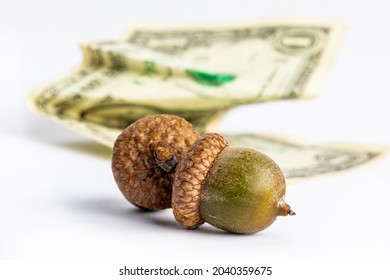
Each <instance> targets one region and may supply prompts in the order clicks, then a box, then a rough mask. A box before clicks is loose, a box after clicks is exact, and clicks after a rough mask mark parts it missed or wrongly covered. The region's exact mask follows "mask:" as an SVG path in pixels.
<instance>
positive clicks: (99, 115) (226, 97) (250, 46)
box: [31, 21, 342, 131]
mask: <svg viewBox="0 0 390 280" xmlns="http://www.w3.org/2000/svg"><path fill="white" fill-rule="evenodd" d="M341 30H342V27H341V26H340V25H339V24H335V23H314V22H312V23H309V22H295V21H291V22H272V21H270V22H259V23H250V24H240V25H238V24H237V25H229V26H217V27H214V26H202V27H186V28H183V27H180V28H179V27H165V28H162V27H158V28H157V27H154V28H153V27H151V26H147V25H138V26H134V27H133V28H132V30H131V31H130V32H128V34H127V36H126V38H124V39H122V40H111V41H99V42H84V43H82V44H81V48H82V51H83V53H84V61H83V63H82V65H81V66H79V67H77V68H76V69H75V70H74V71H71V72H70V73H67V74H65V75H64V76H62V77H60V78H58V79H55V80H54V81H52V82H49V83H47V84H45V85H43V86H42V87H40V88H38V89H37V90H35V91H34V93H33V94H32V96H31V104H32V105H33V107H34V108H36V109H37V110H38V111H39V112H41V113H44V114H47V115H49V116H52V117H54V118H58V119H60V120H63V119H73V120H78V121H87V122H93V123H100V124H103V125H105V126H108V127H117V128H120V127H122V128H123V127H125V126H126V125H128V124H130V123H131V122H133V121H134V120H136V119H139V118H140V117H142V116H145V115H148V114H154V113H171V114H176V115H179V116H182V117H184V118H186V119H187V120H189V121H191V122H192V123H193V124H194V125H195V126H196V127H197V128H198V129H199V130H201V131H206V130H215V126H213V124H215V123H216V120H218V119H219V118H220V117H221V116H222V115H223V114H224V113H226V112H227V111H228V110H229V109H231V108H233V107H236V106H239V105H243V104H249V103H256V102H264V101H270V100H277V99H293V98H307V97H313V96H315V95H317V94H318V93H319V92H320V89H321V87H322V83H323V82H324V80H325V78H326V74H327V72H329V69H330V65H331V62H332V58H333V56H334V54H335V53H336V50H337V45H338V43H339V41H340V33H341V32H342V31H341Z"/></svg>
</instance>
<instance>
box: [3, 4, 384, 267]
mask: <svg viewBox="0 0 390 280" xmlns="http://www.w3.org/2000/svg"><path fill="white" fill-rule="evenodd" d="M388 11H389V9H388V7H387V4H386V1H344V2H343V1H298V0H295V1H275V0H273V1H245V0H240V1H146V0H143V1H117V0H111V1H102V0H93V1H72V0H68V1H44V0H36V1H18V0H12V1H4V0H0V82H1V83H0V96H1V99H0V125H1V126H0V148H1V156H0V164H1V166H0V167H1V170H0V259H6V260H10V259H17V260H42V259H43V260H62V259H67V260H86V259H87V260H96V259H98V260H100V259H111V260H115V259H128V260H135V259H137V260H141V261H142V260H147V259H149V260H153V259H154V260H156V261H157V262H158V261H159V260H161V261H162V260H177V259H180V260H181V261H184V262H187V261H188V263H191V262H192V261H195V260H198V261H199V260H200V261H201V260H204V261H208V262H211V263H212V262H213V261H215V262H217V261H218V262H224V261H226V262H227V263H228V262H230V263H232V262H234V261H235V260H237V261H238V260H241V261H245V260H248V261H250V260H252V261H254V260H260V259H263V260H264V259H276V260H309V259H310V260H376V259H382V260H389V259H390V241H389V240H390V239H389V238H388V236H390V226H389V216H388V215H389V209H390V208H389V203H388V200H389V197H390V158H389V156H387V155H385V156H384V157H383V158H382V159H381V160H380V161H378V162H376V163H375V164H373V165H371V166H369V167H366V168H362V169H358V170H355V172H352V171H351V172H347V173H343V174H340V175H337V176H333V177H326V178H320V179H315V180H309V181H306V182H302V183H296V184H292V185H289V186H288V188H287V196H286V201H287V202H288V203H289V204H291V205H292V206H293V208H294V210H295V211H296V212H297V213H298V214H297V216H295V217H288V218H284V217H282V218H279V219H278V220H277V221H276V222H275V223H274V224H273V225H272V226H271V227H270V228H268V229H267V230H265V231H264V232H261V233H258V234H254V235H249V236H243V235H232V234H227V233H224V232H222V231H219V230H216V229H213V228H212V227H210V226H203V227H201V228H200V229H198V230H184V229H182V228H181V227H180V226H179V225H178V224H176V222H175V220H174V218H173V216H172V213H171V211H170V210H166V211H162V212H152V213H142V212H140V211H138V210H137V209H135V208H134V207H133V206H131V205H130V204H128V203H127V202H126V201H125V199H124V198H123V197H122V195H121V193H120V192H119V190H118V189H117V187H116V185H115V183H114V181H113V178H112V174H111V170H110V149H108V148H105V147H103V146H100V145H99V144H96V143H93V142H91V141H90V140H88V139H86V138H84V137H82V136H80V135H78V134H75V133H74V132H72V131H70V130H68V129H67V128H65V127H63V126H60V125H58V124H57V123H55V122H53V121H52V120H50V119H48V118H46V117H42V116H38V115H36V114H34V113H32V112H30V111H29V110H28V109H27V107H26V96H27V95H28V93H29V92H30V91H31V89H32V88H33V87H35V86H37V85H39V84H42V82H46V81H48V80H50V79H51V78H54V77H56V76H58V75H59V74H62V73H65V72H66V71H68V70H69V69H71V68H73V67H74V66H76V65H78V64H80V62H81V58H82V56H81V51H80V49H79V47H78V44H79V42H81V41H83V40H86V39H116V38H119V37H120V36H122V35H123V33H124V31H125V30H126V29H127V27H128V26H129V24H130V23H131V22H133V21H135V20H140V21H147V22H157V23H164V22H165V23H179V24H183V23H196V22H199V23H206V22H231V21H245V20H257V19H259V20H260V19H266V18H286V17H287V18H306V19H325V20H327V19H328V20H341V21H344V22H345V23H346V24H347V26H348V29H347V32H346V34H345V37H344V39H343V41H342V44H341V48H340V50H339V52H338V54H337V57H336V61H335V63H334V65H333V68H332V71H331V73H330V76H329V77H328V78H327V80H326V86H325V88H324V90H323V91H322V93H321V95H320V96H319V97H318V98H316V99H313V100H305V101H298V100H295V101H279V102H273V103H264V104H257V105H250V106H245V107H241V108H237V109H235V110H233V111H232V112H231V113H229V114H228V115H227V117H226V118H225V119H224V120H223V122H222V129H223V130H225V131H242V132H248V131H256V132H262V133H276V134H282V135H287V136H293V137H295V138H301V139H305V140H309V141H311V142H317V143H325V142H340V141H341V142H348V143H357V144H365V145H374V146H383V147H390V132H389V125H388V122H389V120H390V110H389V106H390V103H389V98H388V95H389V65H390V54H389V51H390V39H389V38H390V29H389V27H390V17H389V15H388Z"/></svg>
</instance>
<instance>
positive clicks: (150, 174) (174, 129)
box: [111, 115, 200, 210]
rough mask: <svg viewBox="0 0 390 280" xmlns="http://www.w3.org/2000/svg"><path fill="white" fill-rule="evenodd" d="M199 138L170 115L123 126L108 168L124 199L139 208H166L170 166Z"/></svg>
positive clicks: (143, 119) (153, 116)
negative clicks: (110, 169)
mask: <svg viewBox="0 0 390 280" xmlns="http://www.w3.org/2000/svg"><path fill="white" fill-rule="evenodd" d="M199 137H200V135H199V133H198V132H197V131H195V129H194V128H193V127H192V125H191V124H190V123H189V122H187V121H186V120H184V119H182V118H180V117H177V116H173V115H150V116H147V117H145V118H142V119H139V120H138V121H136V122H134V123H132V124H131V125H130V126H129V127H127V128H126V129H125V130H124V131H123V132H122V133H121V134H120V135H119V136H118V138H117V139H116V141H115V143H114V148H113V153H112V165H111V167H112V172H113V175H114V179H115V181H116V183H117V185H118V187H119V189H120V190H121V192H122V193H123V195H124V196H125V197H126V199H127V200H128V201H130V202H131V203H133V204H134V205H136V206H138V207H140V208H143V209H151V210H158V209H166V208H170V207H171V194H172V182H171V181H172V175H173V172H174V168H173V167H174V166H175V165H176V163H177V162H178V161H180V160H181V159H182V158H183V157H184V156H185V155H186V153H187V150H188V149H189V148H190V147H191V145H192V144H193V143H194V142H195V140H196V139H198V138H199Z"/></svg>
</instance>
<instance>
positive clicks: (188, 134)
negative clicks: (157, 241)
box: [112, 115, 295, 234]
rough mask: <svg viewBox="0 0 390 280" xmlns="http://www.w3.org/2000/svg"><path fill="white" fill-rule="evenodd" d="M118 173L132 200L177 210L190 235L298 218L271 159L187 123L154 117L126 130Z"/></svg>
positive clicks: (118, 149)
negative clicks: (191, 231)
mask: <svg viewBox="0 0 390 280" xmlns="http://www.w3.org/2000/svg"><path fill="white" fill-rule="evenodd" d="M112 171H113V174H114V178H115V181H116V182H117V184H118V186H119V189H120V190H121V191H122V193H123V194H124V196H125V197H126V198H127V199H128V200H129V201H130V202H131V203H133V204H135V205H137V206H138V207H141V208H146V209H165V208H169V207H172V210H173V214H174V216H175V218H176V220H177V221H178V222H179V223H180V224H181V225H182V226H184V227H186V228H196V227H198V226H200V225H201V224H202V223H204V222H206V223H209V224H211V225H213V226H215V227H217V228H220V229H223V230H226V231H229V232H234V233H242V234H248V233H254V232H258V231H261V230H263V229H265V228H267V227H268V226H270V225H271V224H272V223H273V222H274V221H275V220H276V218H277V217H278V216H287V215H295V213H294V212H293V211H292V210H291V209H290V206H289V205H288V204H287V203H285V202H284V195H285V192H286V184H285V179H284V176H283V174H282V172H281V170H280V168H279V167H278V165H277V164H276V163H275V162H274V161H273V160H272V159H271V158H269V157H268V156H266V155H265V154H263V153H261V152H259V151H256V150H253V149H249V148H244V147H229V146H228V143H227V141H226V140H225V139H224V138H223V137H222V136H221V135H219V134H217V133H207V134H205V135H204V136H203V137H200V136H199V134H198V133H197V132H196V131H195V130H194V129H193V127H192V125H191V124H189V123H188V122H187V121H185V120H184V119H182V118H180V117H177V116H173V115H152V116H148V117H145V118H142V119H140V120H138V121H137V122H135V123H133V124H131V125H130V126H129V127H128V128H126V129H125V130H124V131H123V132H122V133H121V134H120V135H119V137H118V139H117V140H116V142H115V144H114V149H113V157H112Z"/></svg>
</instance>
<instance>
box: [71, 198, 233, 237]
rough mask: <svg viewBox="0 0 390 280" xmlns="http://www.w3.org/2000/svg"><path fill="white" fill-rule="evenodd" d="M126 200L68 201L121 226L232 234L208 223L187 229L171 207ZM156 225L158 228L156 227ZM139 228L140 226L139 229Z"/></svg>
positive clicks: (75, 206) (190, 232)
mask: <svg viewBox="0 0 390 280" xmlns="http://www.w3.org/2000/svg"><path fill="white" fill-rule="evenodd" d="M126 204H127V203H126V201H125V202H123V200H120V199H113V198H111V199H110V198H102V199H99V198H96V199H79V200H71V201H68V206H69V205H70V207H71V208H72V209H74V210H76V211H81V212H84V213H87V214H88V215H93V216H95V217H98V219H99V221H100V220H105V219H107V218H108V219H110V221H115V220H116V221H120V223H121V224H120V225H121V227H123V225H124V224H123V223H125V224H126V225H129V227H130V228H132V229H134V228H135V227H134V226H133V225H134V224H137V226H139V225H140V224H144V225H145V227H149V228H152V229H153V230H156V232H161V230H162V229H165V230H169V231H172V230H174V231H175V232H176V233H177V232H178V231H180V232H183V233H184V234H192V235H198V234H202V235H204V234H211V235H218V236H224V235H225V236H231V234H229V233H228V232H226V231H223V230H220V229H217V228H215V227H212V226H210V225H208V224H204V225H202V226H200V227H199V228H197V229H193V230H191V229H185V228H183V227H182V226H180V224H179V223H178V222H176V220H175V218H174V216H173V214H172V210H171V209H166V210H160V211H153V210H144V209H140V208H138V207H136V206H134V205H132V204H130V203H128V205H126ZM88 220H89V221H91V222H93V221H95V218H93V219H90V218H89V219H88ZM156 226H157V227H158V228H156ZM137 230H139V228H138V229H137Z"/></svg>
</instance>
